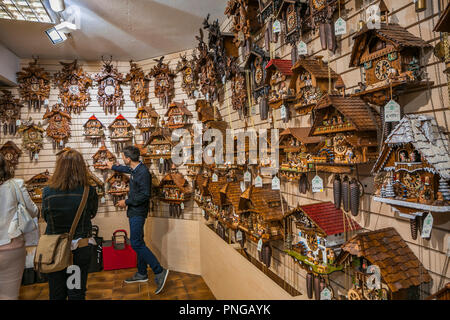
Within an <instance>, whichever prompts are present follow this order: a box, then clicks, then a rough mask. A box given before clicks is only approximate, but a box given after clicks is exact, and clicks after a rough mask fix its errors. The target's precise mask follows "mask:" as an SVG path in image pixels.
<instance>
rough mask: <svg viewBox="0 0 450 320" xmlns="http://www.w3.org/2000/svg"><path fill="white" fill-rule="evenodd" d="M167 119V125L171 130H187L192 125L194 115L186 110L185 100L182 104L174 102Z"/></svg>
mask: <svg viewBox="0 0 450 320" xmlns="http://www.w3.org/2000/svg"><path fill="white" fill-rule="evenodd" d="M165 117H167V121H166V123H165V125H166V127H167V128H169V129H179V128H186V127H188V126H190V125H191V124H192V123H191V119H192V113H191V112H190V111H189V110H188V108H186V103H185V102H184V100H183V101H182V102H172V103H171V104H170V106H169V109H168V110H167V112H166V114H165Z"/></svg>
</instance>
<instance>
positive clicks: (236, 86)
mask: <svg viewBox="0 0 450 320" xmlns="http://www.w3.org/2000/svg"><path fill="white" fill-rule="evenodd" d="M247 101H248V92H247V82H246V79H245V74H244V72H238V73H236V74H235V75H234V77H233V79H232V80H231V106H232V108H233V110H237V111H238V112H239V115H240V116H247V115H248V113H249V112H248V103H247Z"/></svg>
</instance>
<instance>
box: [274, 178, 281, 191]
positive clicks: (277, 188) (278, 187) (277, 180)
mask: <svg viewBox="0 0 450 320" xmlns="http://www.w3.org/2000/svg"><path fill="white" fill-rule="evenodd" d="M272 190H280V179H278V177H277V176H275V177H273V179H272Z"/></svg>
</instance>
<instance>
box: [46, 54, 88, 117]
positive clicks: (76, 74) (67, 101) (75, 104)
mask: <svg viewBox="0 0 450 320" xmlns="http://www.w3.org/2000/svg"><path fill="white" fill-rule="evenodd" d="M60 64H61V65H62V66H63V68H62V70H60V71H58V72H57V73H55V75H54V80H55V84H56V87H57V88H58V89H59V95H58V97H59V98H60V99H61V101H60V103H61V104H62V105H63V106H64V111H65V112H66V113H69V114H70V113H71V112H73V113H75V114H80V113H81V111H83V110H86V107H87V106H88V105H89V101H91V97H90V94H89V88H90V87H91V86H92V79H91V78H90V77H89V76H88V75H87V74H86V73H85V72H84V71H83V68H81V67H80V66H78V64H77V60H74V61H73V62H70V63H65V62H60Z"/></svg>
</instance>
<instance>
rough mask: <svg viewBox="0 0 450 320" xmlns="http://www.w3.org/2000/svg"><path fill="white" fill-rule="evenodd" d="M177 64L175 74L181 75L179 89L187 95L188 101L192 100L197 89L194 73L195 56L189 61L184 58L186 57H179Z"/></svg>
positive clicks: (196, 77) (196, 78)
mask: <svg viewBox="0 0 450 320" xmlns="http://www.w3.org/2000/svg"><path fill="white" fill-rule="evenodd" d="M180 59H181V60H179V61H178V64H177V69H176V71H177V73H181V76H182V80H181V88H182V89H183V91H184V92H185V93H186V94H187V96H188V98H189V99H194V92H195V90H197V88H198V74H197V73H196V72H195V59H196V57H195V55H193V57H192V59H191V60H188V59H187V58H186V55H184V56H182V55H180Z"/></svg>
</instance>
